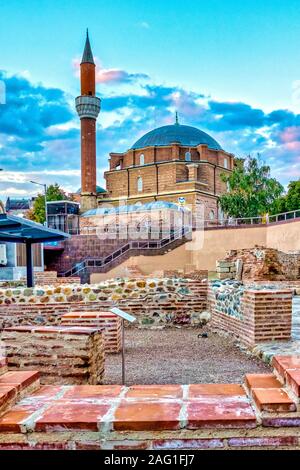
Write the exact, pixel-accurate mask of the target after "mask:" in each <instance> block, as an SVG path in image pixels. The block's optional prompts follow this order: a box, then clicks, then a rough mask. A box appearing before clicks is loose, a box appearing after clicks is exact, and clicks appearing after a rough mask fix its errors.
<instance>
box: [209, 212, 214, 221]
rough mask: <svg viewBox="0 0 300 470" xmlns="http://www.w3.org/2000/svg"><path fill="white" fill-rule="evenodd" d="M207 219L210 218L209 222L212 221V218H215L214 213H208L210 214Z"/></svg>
mask: <svg viewBox="0 0 300 470" xmlns="http://www.w3.org/2000/svg"><path fill="white" fill-rule="evenodd" d="M209 218H210V220H214V218H215V211H210V213H209Z"/></svg>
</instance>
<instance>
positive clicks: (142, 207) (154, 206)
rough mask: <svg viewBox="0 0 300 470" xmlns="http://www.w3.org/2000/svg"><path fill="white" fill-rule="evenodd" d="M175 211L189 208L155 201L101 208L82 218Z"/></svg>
mask: <svg viewBox="0 0 300 470" xmlns="http://www.w3.org/2000/svg"><path fill="white" fill-rule="evenodd" d="M163 209H169V210H175V211H180V212H184V211H188V209H187V208H185V207H181V206H178V205H177V204H175V203H174V202H168V201H153V202H147V203H146V204H141V203H136V204H131V205H128V206H127V205H124V206H116V207H99V208H98V209H90V210H89V211H87V212H85V213H84V214H82V217H93V216H96V215H113V214H122V213H126V212H145V211H151V210H163Z"/></svg>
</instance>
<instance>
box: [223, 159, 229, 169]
mask: <svg viewBox="0 0 300 470" xmlns="http://www.w3.org/2000/svg"><path fill="white" fill-rule="evenodd" d="M224 168H228V159H227V158H224Z"/></svg>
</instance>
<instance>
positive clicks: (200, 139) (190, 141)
mask: <svg viewBox="0 0 300 470" xmlns="http://www.w3.org/2000/svg"><path fill="white" fill-rule="evenodd" d="M173 142H178V143H179V144H180V145H182V146H185V147H197V145H201V144H204V145H207V146H208V147H209V148H210V149H212V150H222V147H221V146H220V144H218V142H217V141H216V140H215V139H213V138H212V137H211V136H210V135H208V134H206V132H203V131H200V129H197V128H196V127H191V126H182V125H181V124H173V125H170V126H163V127H158V128H157V129H153V130H152V131H150V132H148V133H147V134H145V135H144V136H143V137H141V138H140V139H139V140H138V141H137V142H136V143H135V144H134V145H133V146H132V147H131V148H132V149H142V148H145V147H153V146H157V147H159V146H168V145H170V144H171V143H173Z"/></svg>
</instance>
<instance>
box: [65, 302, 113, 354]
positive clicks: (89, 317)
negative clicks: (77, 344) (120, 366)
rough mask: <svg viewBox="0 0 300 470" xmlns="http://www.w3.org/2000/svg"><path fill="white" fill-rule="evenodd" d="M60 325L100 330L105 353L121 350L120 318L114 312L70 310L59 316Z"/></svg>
mask: <svg viewBox="0 0 300 470" xmlns="http://www.w3.org/2000/svg"><path fill="white" fill-rule="evenodd" d="M61 325H62V326H68V327H70V326H77V327H79V326H80V327H89V328H97V329H99V330H102V331H103V339H104V349H105V353H119V352H121V350H122V319H121V317H118V316H117V315H115V314H114V313H111V312H107V311H103V312H101V311H95V312H91V311H87V312H82V311H80V312H74V311H72V312H69V313H66V314H65V315H63V316H62V317H61Z"/></svg>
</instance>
